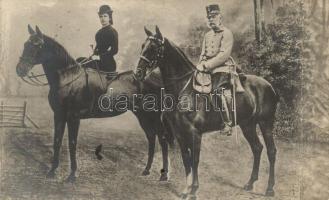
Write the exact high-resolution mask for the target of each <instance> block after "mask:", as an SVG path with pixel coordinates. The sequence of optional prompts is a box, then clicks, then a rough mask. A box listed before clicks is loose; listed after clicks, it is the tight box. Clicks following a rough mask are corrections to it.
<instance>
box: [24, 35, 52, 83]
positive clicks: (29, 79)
mask: <svg viewBox="0 0 329 200" xmlns="http://www.w3.org/2000/svg"><path fill="white" fill-rule="evenodd" d="M29 42H30V43H32V45H33V46H36V47H37V48H39V49H41V48H42V43H39V44H34V43H33V42H32V41H31V40H29ZM37 53H38V51H35V53H34V54H33V56H32V57H33V58H34V57H35V56H36V55H37ZM32 57H24V56H21V57H20V58H19V60H20V61H23V62H26V63H28V64H30V65H32V66H33V65H35V63H34V62H33V58H32ZM41 76H46V74H37V75H35V74H33V72H31V75H27V76H24V77H20V78H21V79H22V80H23V81H24V82H25V83H27V84H29V85H33V86H45V85H48V83H44V82H42V81H41V80H39V78H38V77H41ZM25 78H27V79H25Z"/></svg>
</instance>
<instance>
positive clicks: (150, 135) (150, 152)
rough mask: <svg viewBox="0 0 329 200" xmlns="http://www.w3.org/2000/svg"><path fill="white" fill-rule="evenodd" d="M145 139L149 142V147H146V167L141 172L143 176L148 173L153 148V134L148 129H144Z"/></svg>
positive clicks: (152, 156)
mask: <svg viewBox="0 0 329 200" xmlns="http://www.w3.org/2000/svg"><path fill="white" fill-rule="evenodd" d="M144 131H145V134H146V138H147V141H148V143H149V148H148V159H147V164H146V167H145V169H144V171H143V173H142V175H143V176H147V175H149V174H150V169H151V166H152V163H153V158H154V149H155V134H154V132H152V131H151V130H149V129H144Z"/></svg>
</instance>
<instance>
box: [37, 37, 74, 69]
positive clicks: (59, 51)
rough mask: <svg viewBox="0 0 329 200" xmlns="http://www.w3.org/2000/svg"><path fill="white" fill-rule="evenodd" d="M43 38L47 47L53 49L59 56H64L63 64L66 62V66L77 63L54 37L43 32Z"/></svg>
mask: <svg viewBox="0 0 329 200" xmlns="http://www.w3.org/2000/svg"><path fill="white" fill-rule="evenodd" d="M43 39H44V41H45V44H46V46H47V48H49V49H51V50H52V51H54V53H55V54H56V55H57V56H58V57H59V58H64V60H63V61H64V62H65V64H67V66H70V65H72V64H76V63H77V62H76V61H75V60H74V59H73V57H72V56H71V55H70V54H69V53H68V51H67V50H66V49H65V48H64V47H63V46H62V45H61V44H59V43H58V42H57V41H56V40H55V39H53V38H51V37H49V36H47V35H45V34H44V35H43Z"/></svg>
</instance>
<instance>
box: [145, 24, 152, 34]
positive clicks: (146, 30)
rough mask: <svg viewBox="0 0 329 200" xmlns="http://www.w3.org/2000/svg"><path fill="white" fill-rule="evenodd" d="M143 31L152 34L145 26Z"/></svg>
mask: <svg viewBox="0 0 329 200" xmlns="http://www.w3.org/2000/svg"><path fill="white" fill-rule="evenodd" d="M144 31H145V33H146V35H147V36H152V32H151V31H149V30H148V29H147V28H146V27H145V26H144Z"/></svg>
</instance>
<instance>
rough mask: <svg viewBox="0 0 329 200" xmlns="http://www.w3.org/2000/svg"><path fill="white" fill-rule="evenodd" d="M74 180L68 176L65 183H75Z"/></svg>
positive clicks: (72, 176)
mask: <svg viewBox="0 0 329 200" xmlns="http://www.w3.org/2000/svg"><path fill="white" fill-rule="evenodd" d="M76 179H77V178H76V177H75V175H70V176H68V177H67V178H66V180H65V183H75V181H76Z"/></svg>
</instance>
